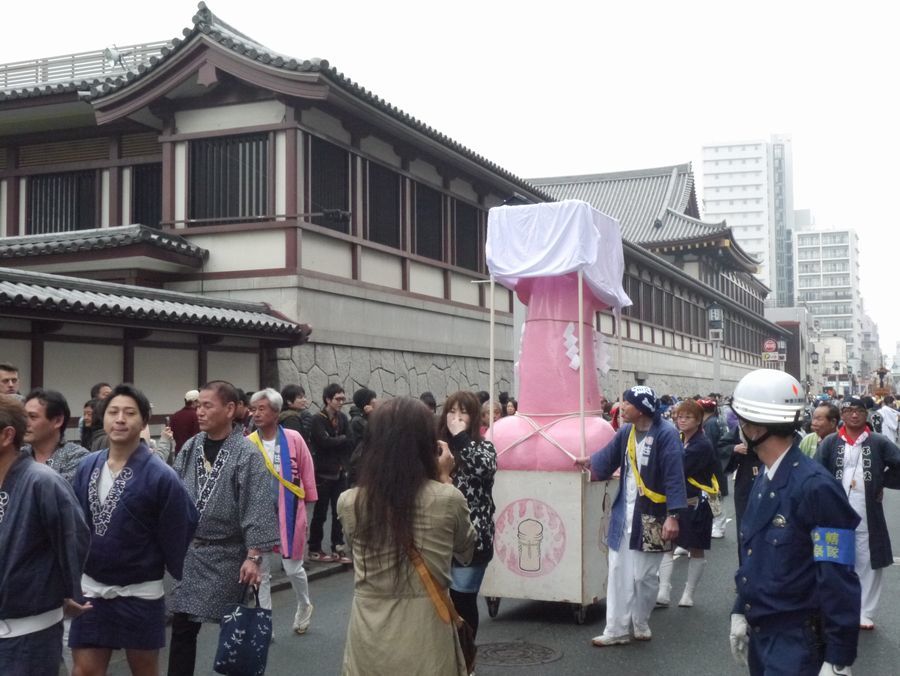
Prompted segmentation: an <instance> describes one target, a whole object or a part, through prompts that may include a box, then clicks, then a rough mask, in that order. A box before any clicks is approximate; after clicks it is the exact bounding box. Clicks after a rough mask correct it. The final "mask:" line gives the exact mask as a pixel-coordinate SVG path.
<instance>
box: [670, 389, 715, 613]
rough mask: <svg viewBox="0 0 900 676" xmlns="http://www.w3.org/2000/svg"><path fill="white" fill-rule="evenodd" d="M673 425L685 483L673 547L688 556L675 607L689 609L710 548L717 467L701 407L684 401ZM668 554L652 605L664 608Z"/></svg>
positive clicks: (671, 566)
mask: <svg viewBox="0 0 900 676" xmlns="http://www.w3.org/2000/svg"><path fill="white" fill-rule="evenodd" d="M673 417H674V420H675V424H676V425H677V426H678V429H679V431H680V432H681V440H682V443H683V444H684V476H685V478H686V480H687V486H686V488H687V502H688V507H687V509H686V510H684V511H683V512H682V513H681V517H682V518H681V519H680V521H679V524H678V525H679V531H678V539H677V540H676V544H677V545H678V546H679V547H684V548H685V549H687V550H688V552H689V553H690V556H691V559H690V562H689V563H688V576H687V583H686V584H685V586H684V594H682V596H681V600H680V601H679V602H678V605H679V606H681V607H682V608H690V607H691V606H693V605H694V590H695V589H696V588H697V585H698V584H699V582H700V578H701V577H702V576H703V571H704V569H705V568H706V558H705V556H704V552H705V551H706V550H708V549H709V548H710V543H711V536H712V528H713V514H712V509H711V508H710V505H709V500H710V496H712V497H717V494H718V492H719V482H718V480H717V479H716V478H715V475H716V471H717V468H718V465H719V462H718V460H717V459H716V453H715V450H714V449H713V446H712V444H711V443H710V441H709V439H708V438H707V437H706V435H705V434H704V432H703V429H702V428H701V427H700V422H701V420H702V417H703V407H702V406H701V405H700V404H699V403H698V402H696V401H694V400H693V399H685V400H684V401H682V402H681V403H680V404H678V405H677V406H676V407H675V411H674V416H673ZM673 565H674V559H673V556H672V553H671V552H666V553H664V554H663V558H662V562H661V563H660V566H659V593H658V594H657V597H656V605H658V606H668V605H669V602H670V599H669V597H670V595H671V593H672V568H673Z"/></svg>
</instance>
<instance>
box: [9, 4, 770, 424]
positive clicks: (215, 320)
mask: <svg viewBox="0 0 900 676" xmlns="http://www.w3.org/2000/svg"><path fill="white" fill-rule="evenodd" d="M120 51H121V53H119V54H113V53H107V54H104V53H102V52H97V53H95V54H82V55H76V56H73V57H60V58H53V59H43V60H39V61H35V62H31V63H27V64H14V65H11V66H0V264H2V265H3V266H6V269H5V270H4V271H2V274H0V289H6V290H7V292H8V293H9V299H8V300H4V299H5V298H6V296H0V318H2V320H3V325H2V326H0V358H5V357H6V356H9V358H10V359H11V360H13V361H16V362H18V363H19V364H20V365H22V364H28V368H27V372H26V373H23V376H24V377H23V380H24V382H25V386H26V387H31V386H35V385H41V384H44V385H48V386H49V385H54V386H56V387H58V388H59V389H61V390H63V392H64V393H65V394H66V395H67V396H68V397H70V398H71V399H72V401H78V399H79V398H80V397H81V396H82V393H84V392H85V388H86V387H88V386H89V385H90V384H91V383H92V382H95V381H97V380H104V379H105V380H109V381H118V380H128V379H134V380H135V381H136V382H137V383H138V385H140V386H142V387H143V388H144V389H146V390H148V392H150V394H151V398H153V400H154V403H156V404H157V410H158V411H160V412H166V411H168V410H172V409H174V408H175V407H176V406H177V405H178V404H180V401H179V400H180V397H181V395H182V394H183V392H184V391H185V390H187V389H191V388H192V387H195V386H196V385H197V383H199V382H202V381H203V380H205V379H207V378H215V377H224V378H228V379H231V380H233V381H234V382H235V383H236V384H238V385H240V386H242V387H245V388H248V389H252V388H255V387H258V386H260V385H273V386H276V387H279V386H282V385H284V384H286V383H289V382H300V383H301V384H303V385H304V386H306V387H307V390H308V391H309V393H310V397H311V399H313V400H317V399H318V397H319V393H320V392H321V390H322V387H323V386H324V385H325V384H326V383H327V382H329V381H338V382H341V383H343V384H344V386H345V388H346V389H348V390H350V391H352V390H353V389H355V388H357V387H360V386H369V387H371V388H373V389H375V390H376V391H378V392H379V393H384V394H385V395H387V396H391V395H402V394H412V395H418V394H419V393H420V392H422V391H424V390H431V391H433V392H434V393H435V395H436V396H437V397H438V400H439V401H441V400H442V399H443V397H444V396H445V395H446V394H447V393H448V392H452V391H453V390H456V389H460V388H466V389H468V388H477V389H487V388H488V371H489V368H488V356H489V355H488V345H489V342H490V341H489V324H488V308H489V306H490V304H491V300H492V299H491V298H490V297H489V287H488V286H487V285H486V284H484V283H483V282H484V281H485V280H486V279H487V275H486V269H485V259H484V242H485V232H486V227H487V211H488V210H489V209H490V208H491V207H494V206H498V205H500V204H502V203H504V202H505V201H507V200H509V199H511V198H515V199H518V200H524V201H526V202H539V201H549V200H553V199H555V198H556V197H562V196H566V197H569V196H580V195H576V194H567V189H565V188H564V183H573V184H574V183H576V182H575V181H574V179H572V181H568V180H567V181H563V180H562V179H560V180H557V181H556V182H554V181H536V182H528V181H526V180H524V179H521V178H519V177H517V176H515V175H513V174H512V173H510V172H508V171H506V170H505V169H503V168H501V167H499V166H497V165H496V164H494V163H492V162H491V161H489V160H488V159H486V158H484V157H482V156H480V155H478V154H477V153H475V152H473V151H472V150H470V149H468V148H465V147H463V146H462V145H460V144H459V143H457V142H455V141H453V140H452V139H450V138H448V137H447V136H445V135H444V134H442V133H440V132H438V131H436V130H434V129H432V128H431V127H429V126H428V125H427V124H425V123H423V122H421V121H419V120H417V119H415V118H413V117H411V116H409V115H407V114H406V113H404V112H402V111H400V110H398V109H397V108H396V107H395V106H393V105H391V104H390V103H388V102H386V101H384V100H383V99H381V98H379V97H378V96H376V95H375V94H373V93H372V92H370V91H368V90H367V89H365V88H363V87H362V86H360V85H359V84H357V83H355V82H354V81H352V80H351V79H349V78H348V77H347V76H345V75H344V74H343V73H341V72H340V71H338V70H337V69H336V68H335V67H333V66H331V65H330V64H329V63H328V62H327V61H325V60H320V59H310V60H303V59H295V58H291V57H288V56H284V55H281V54H277V53H274V52H273V51H271V50H269V49H267V48H266V47H265V46H263V45H262V44H260V43H259V42H257V41H256V40H253V39H251V38H250V37H248V36H246V35H244V34H242V33H241V32H239V31H238V30H236V29H235V28H233V27H231V26H229V25H228V24H226V23H225V22H223V21H222V20H220V19H219V18H218V17H216V16H215V15H214V14H213V13H212V12H211V11H210V10H209V9H208V8H207V7H206V6H205V4H203V3H201V4H200V6H199V9H198V11H197V13H196V15H195V16H194V17H193V20H192V25H191V26H190V27H189V28H186V29H185V30H184V31H183V36H182V37H180V38H178V39H176V40H173V41H171V42H170V43H155V44H151V45H135V46H132V47H124V48H121V50H120ZM622 176H623V177H624V175H622ZM582 178H583V177H582ZM595 178H596V177H595ZM611 180H612V179H611V178H610V177H607V178H605V179H602V180H601V179H597V180H595V181H593V182H594V183H596V184H597V185H598V186H599V185H600V184H609V185H612V183H610V181H611ZM581 183H590V181H582V182H581ZM651 184H652V186H653V187H652V188H651V187H650V186H651ZM579 185H580V184H579ZM622 185H623V186H630V187H628V190H627V191H625V192H623V193H622V194H621V195H620V196H619V197H617V199H616V200H615V201H613V202H609V203H606V202H604V201H603V200H595V199H593V198H591V197H589V196H587V193H585V195H586V196H585V197H584V199H587V201H589V202H591V203H593V204H594V205H595V206H597V207H598V208H600V209H601V210H603V211H606V212H607V213H610V214H611V215H613V216H615V217H617V218H619V219H620V220H621V222H622V225H623V229H624V233H625V237H626V240H628V242H627V243H626V252H625V256H626V262H627V268H628V272H627V279H626V284H627V286H626V289H627V290H628V291H629V293H630V295H631V296H632V298H633V299H634V300H635V305H634V307H633V308H632V309H630V310H629V311H628V312H627V313H626V315H625V318H624V321H623V326H622V330H623V335H624V340H625V346H626V349H625V352H624V361H623V363H624V368H625V369H626V371H627V372H628V373H629V374H631V376H629V380H631V379H632V376H633V378H636V379H638V380H644V381H646V382H648V383H649V384H652V385H654V386H656V387H658V388H659V389H660V390H661V391H671V392H689V391H694V390H698V389H699V390H703V389H708V387H709V380H710V377H711V369H712V366H711V359H710V354H711V351H710V347H709V344H708V334H707V331H706V306H707V305H708V304H709V302H710V301H711V300H719V302H720V303H721V304H722V305H723V306H724V307H725V309H726V342H725V350H724V353H723V356H724V370H723V372H722V376H723V380H724V381H725V382H733V381H735V380H737V378H738V377H739V376H740V372H741V371H742V370H745V369H747V368H751V367H753V366H756V365H757V364H758V362H759V356H758V352H759V347H758V342H759V339H760V337H761V336H763V335H765V334H766V333H767V332H769V331H770V330H771V329H772V325H770V324H768V323H767V322H765V320H763V319H762V317H761V316H760V313H761V306H760V309H759V310H757V302H758V301H759V299H760V297H761V295H763V294H764V292H765V289H764V287H762V286H761V285H759V284H758V283H757V284H756V285H755V286H754V284H753V282H751V281H747V279H745V277H747V278H749V273H748V272H745V271H746V270H749V269H750V268H751V267H752V266H753V265H754V263H753V261H752V260H750V259H749V258H748V257H747V256H746V255H745V254H744V253H743V252H742V250H741V249H740V248H739V247H737V246H736V245H735V244H734V242H733V239H732V238H731V237H730V232H729V231H728V229H727V228H726V227H724V225H722V226H715V225H709V224H706V223H703V222H701V221H700V220H699V218H698V214H697V213H696V211H697V207H696V197H695V195H694V191H693V179H692V177H691V176H690V172H689V170H688V169H687V168H684V167H674V168H669V171H668V173H667V174H665V175H664V176H662V177H661V178H659V177H657V178H653V177H650V176H647V177H645V178H644V179H640V178H639V177H638V176H634V177H632V178H631V179H629V180H625V179H624V178H623V183H622ZM639 185H640V186H642V187H641V188H640V189H638V186H639ZM660 191H661V192H660ZM600 192H602V190H601V191H600ZM657 220H659V221H660V223H661V225H660V226H656V221H657ZM639 228H643V229H645V230H646V231H647V233H648V235H651V234H652V237H650V238H649V239H646V240H644V239H641V238H640V237H638V238H635V237H636V236H635V234H634V233H636V232H638V229H639ZM641 231H642V232H643V230H641ZM28 275H37V277H35V280H37V281H35V282H34V283H31V282H29V281H28V279H29V278H28ZM6 280H9V281H6ZM38 281H39V282H40V283H38ZM4 285H8V286H4ZM100 297H102V298H103V299H104V300H103V302H100V301H99V300H97V298H100ZM51 298H52V299H53V300H51ZM493 301H494V304H495V307H496V308H497V309H498V313H497V328H496V334H495V335H496V344H497V345H498V347H499V349H498V352H497V358H498V364H497V378H496V381H497V382H496V386H497V387H499V388H500V389H511V385H512V360H513V354H514V347H513V343H514V339H513V335H514V332H513V312H512V310H513V301H512V297H511V294H510V293H509V292H508V291H506V290H505V289H502V288H499V287H498V288H497V289H496V291H495V294H494V298H493ZM172 303H174V304H176V305H177V304H178V303H182V304H183V305H184V308H183V310H181V311H178V312H173V311H171V310H169V309H166V308H169V307H170V305H169V304H172ZM251 315H252V317H253V319H250V318H249V317H250V316H251ZM239 317H244V318H245V319H239ZM13 320H14V321H13ZM10 322H13V323H10ZM600 326H601V328H602V329H603V330H604V331H605V332H607V333H608V332H610V330H611V318H607V317H604V318H602V319H601V323H600ZM310 327H311V330H312V333H311V334H310ZM42 346H43V347H42ZM58 346H59V347H58ZM75 346H78V347H75ZM231 348H235V349H233V350H231V351H230V352H229V351H228V350H230V349H231ZM238 348H239V349H238ZM176 349H177V350H181V352H178V353H177V355H178V356H177V358H173V357H172V356H171V355H172V354H176V353H175V352H174V351H173V350H176ZM106 354H109V355H111V356H110V358H109V359H104V357H103V355H106ZM223 355H228V356H225V357H223ZM70 362H77V363H78V365H79V366H78V368H79V369H80V370H78V371H74V370H71V371H68V372H67V371H66V369H67V368H69V367H68V364H69V363H70ZM725 389H727V388H725Z"/></svg>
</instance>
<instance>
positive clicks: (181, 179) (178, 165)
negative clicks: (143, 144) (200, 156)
mask: <svg viewBox="0 0 900 676" xmlns="http://www.w3.org/2000/svg"><path fill="white" fill-rule="evenodd" d="M186 214H187V143H185V142H183V141H182V142H180V143H176V144H175V227H176V228H184V227H186V226H185V223H184V219H185V218H186Z"/></svg>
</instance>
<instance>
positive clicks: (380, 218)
mask: <svg viewBox="0 0 900 676" xmlns="http://www.w3.org/2000/svg"><path fill="white" fill-rule="evenodd" d="M368 239H370V240H371V241H373V242H378V243H379V244H384V245H386V246H392V247H394V248H397V249H399V248H400V175H399V174H398V173H396V172H393V171H391V170H390V169H387V168H385V167H382V166H381V165H380V164H375V163H374V162H370V163H369V232H368Z"/></svg>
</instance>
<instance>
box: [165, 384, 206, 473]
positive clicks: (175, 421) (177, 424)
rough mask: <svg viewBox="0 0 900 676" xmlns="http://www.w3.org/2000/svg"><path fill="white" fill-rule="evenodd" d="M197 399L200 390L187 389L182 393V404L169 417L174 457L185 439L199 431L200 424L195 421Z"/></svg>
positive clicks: (198, 399) (198, 398) (185, 441)
mask: <svg viewBox="0 0 900 676" xmlns="http://www.w3.org/2000/svg"><path fill="white" fill-rule="evenodd" d="M199 401H200V391H199V390H188V391H187V392H185V393H184V406H182V407H181V408H180V409H179V410H178V411H176V412H175V413H173V414H172V415H171V417H170V418H169V428H170V429H171V430H172V436H173V437H174V440H175V441H174V443H175V447H174V448H173V449H172V450H173V455H174V456H175V457H177V456H178V454H179V453H180V452H181V449H182V447H183V446H184V445H185V443H187V440H188V439H190V438H191V437H193V436H194V435H196V434H198V433H199V432H200V424H199V423H198V422H197V404H198V403H199Z"/></svg>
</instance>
